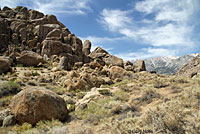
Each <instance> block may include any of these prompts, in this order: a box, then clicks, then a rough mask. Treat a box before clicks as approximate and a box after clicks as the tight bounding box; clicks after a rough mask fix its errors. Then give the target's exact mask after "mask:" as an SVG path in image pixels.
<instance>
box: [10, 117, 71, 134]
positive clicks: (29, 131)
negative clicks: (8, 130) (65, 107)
mask: <svg viewBox="0 0 200 134" xmlns="http://www.w3.org/2000/svg"><path fill="white" fill-rule="evenodd" d="M12 132H13V133H14V134H15V133H16V132H17V134H22V133H23V134H46V133H48V134H52V133H59V134H65V133H67V127H64V125H63V123H62V122H60V121H58V120H51V121H39V122H38V123H37V124H36V126H32V125H31V124H28V123H24V124H22V126H19V125H16V126H15V127H13V130H12Z"/></svg>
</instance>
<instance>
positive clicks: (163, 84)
mask: <svg viewBox="0 0 200 134" xmlns="http://www.w3.org/2000/svg"><path fill="white" fill-rule="evenodd" d="M167 86H168V83H167V81H162V80H155V82H154V88H164V87H167Z"/></svg>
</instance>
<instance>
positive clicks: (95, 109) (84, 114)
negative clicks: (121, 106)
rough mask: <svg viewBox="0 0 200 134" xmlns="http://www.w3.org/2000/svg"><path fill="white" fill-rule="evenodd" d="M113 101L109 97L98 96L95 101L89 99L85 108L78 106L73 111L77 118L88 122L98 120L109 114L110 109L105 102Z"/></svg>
mask: <svg viewBox="0 0 200 134" xmlns="http://www.w3.org/2000/svg"><path fill="white" fill-rule="evenodd" d="M110 101H114V100H113V98H111V97H105V98H100V99H98V100H96V101H91V102H90V103H89V104H87V107H86V108H85V109H82V108H78V109H76V111H75V112H74V113H72V114H73V115H74V116H77V118H80V119H84V120H89V121H90V122H99V121H101V120H103V119H104V118H105V117H109V116H111V113H110V109H109V108H108V107H105V105H106V104H107V103H109V102H110Z"/></svg>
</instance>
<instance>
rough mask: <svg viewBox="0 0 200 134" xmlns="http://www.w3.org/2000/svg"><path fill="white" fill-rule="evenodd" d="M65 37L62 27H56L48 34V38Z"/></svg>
mask: <svg viewBox="0 0 200 134" xmlns="http://www.w3.org/2000/svg"><path fill="white" fill-rule="evenodd" d="M62 37H63V34H62V31H61V30H60V29H54V30H52V31H51V32H49V33H48V34H47V38H50V39H51V38H53V39H55V38H57V39H61V38H62Z"/></svg>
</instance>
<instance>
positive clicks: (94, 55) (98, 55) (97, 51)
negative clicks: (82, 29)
mask: <svg viewBox="0 0 200 134" xmlns="http://www.w3.org/2000/svg"><path fill="white" fill-rule="evenodd" d="M106 54H108V52H107V51H106V50H104V49H103V48H101V47H97V48H96V49H95V50H94V51H92V52H91V53H90V54H89V57H90V58H92V59H96V58H102V57H105V56H106Z"/></svg>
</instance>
